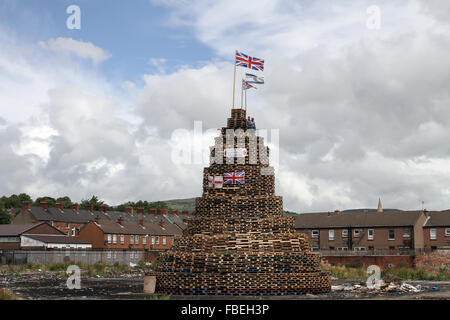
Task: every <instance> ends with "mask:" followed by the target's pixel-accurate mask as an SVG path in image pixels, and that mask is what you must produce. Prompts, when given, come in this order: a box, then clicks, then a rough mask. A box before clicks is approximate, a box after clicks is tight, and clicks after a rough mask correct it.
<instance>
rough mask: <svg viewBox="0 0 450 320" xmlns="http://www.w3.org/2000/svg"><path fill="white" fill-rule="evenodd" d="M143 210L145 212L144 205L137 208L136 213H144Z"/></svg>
mask: <svg viewBox="0 0 450 320" xmlns="http://www.w3.org/2000/svg"><path fill="white" fill-rule="evenodd" d="M144 212H145V208H144V207H139V208H137V213H138V214H144Z"/></svg>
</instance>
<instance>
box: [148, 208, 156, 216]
mask: <svg viewBox="0 0 450 320" xmlns="http://www.w3.org/2000/svg"><path fill="white" fill-rule="evenodd" d="M149 213H150V214H154V215H157V214H158V211H157V210H156V208H150V209H149Z"/></svg>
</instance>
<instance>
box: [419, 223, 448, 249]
mask: <svg viewBox="0 0 450 320" xmlns="http://www.w3.org/2000/svg"><path fill="white" fill-rule="evenodd" d="M430 229H436V240H431V238H430ZM445 229H446V228H445V227H435V228H428V227H427V228H423V238H424V242H425V249H431V248H432V247H436V248H442V247H450V236H446V235H445Z"/></svg>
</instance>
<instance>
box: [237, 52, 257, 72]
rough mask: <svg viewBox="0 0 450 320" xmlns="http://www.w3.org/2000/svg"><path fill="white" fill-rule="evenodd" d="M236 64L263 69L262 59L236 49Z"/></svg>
mask: <svg viewBox="0 0 450 320" xmlns="http://www.w3.org/2000/svg"><path fill="white" fill-rule="evenodd" d="M235 60H236V66H238V67H244V68H249V69H252V70H257V71H264V59H260V58H256V57H250V56H248V55H246V54H245V53H242V52H239V51H237V50H236V59H235Z"/></svg>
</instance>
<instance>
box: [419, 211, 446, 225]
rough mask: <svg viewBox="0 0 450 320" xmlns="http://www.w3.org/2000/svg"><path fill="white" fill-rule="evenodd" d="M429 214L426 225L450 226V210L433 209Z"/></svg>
mask: <svg viewBox="0 0 450 320" xmlns="http://www.w3.org/2000/svg"><path fill="white" fill-rule="evenodd" d="M428 216H429V218H427V221H426V222H425V225H424V227H450V210H446V211H432V212H429V213H428Z"/></svg>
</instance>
